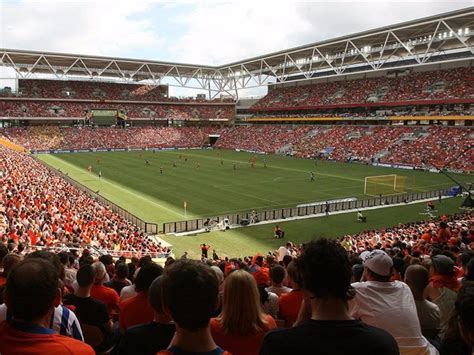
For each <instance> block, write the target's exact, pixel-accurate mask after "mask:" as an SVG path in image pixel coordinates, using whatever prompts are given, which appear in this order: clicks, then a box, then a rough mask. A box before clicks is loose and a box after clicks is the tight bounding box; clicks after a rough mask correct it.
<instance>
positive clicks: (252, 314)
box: [211, 270, 276, 355]
mask: <svg viewBox="0 0 474 355" xmlns="http://www.w3.org/2000/svg"><path fill="white" fill-rule="evenodd" d="M273 328H276V324H275V320H274V319H273V318H272V317H271V316H270V315H268V314H265V313H263V311H262V307H261V305H260V294H259V292H258V288H257V284H256V282H255V280H254V278H253V277H252V275H251V274H249V273H248V272H247V271H244V270H236V271H234V272H232V273H231V274H230V275H229V276H228V277H227V279H226V280H225V285H224V302H223V306H222V312H221V314H220V315H219V316H218V317H217V318H213V319H212V320H211V333H212V337H213V338H214V341H215V342H216V344H217V345H219V346H220V347H222V348H224V349H226V350H228V351H229V352H230V353H231V354H233V355H242V354H246V355H251V354H258V352H259V350H260V346H261V344H262V340H263V337H264V336H265V334H266V333H267V332H268V331H269V330H270V329H273Z"/></svg>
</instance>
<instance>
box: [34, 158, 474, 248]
mask: <svg viewBox="0 0 474 355" xmlns="http://www.w3.org/2000/svg"><path fill="white" fill-rule="evenodd" d="M253 157H255V158H256V164H255V168H252V167H251V166H250V163H249V160H250V159H252V158H253ZM39 158H40V159H41V160H43V161H44V162H46V163H47V164H49V165H51V166H53V167H55V168H59V169H61V171H63V172H67V173H68V175H69V176H70V177H72V178H73V179H75V180H77V181H79V182H80V183H82V184H84V185H86V186H87V187H89V188H91V189H92V190H94V191H97V190H100V194H101V195H102V196H104V197H106V198H108V199H110V200H111V201H113V202H115V203H116V204H118V205H120V206H121V207H123V208H125V209H127V210H129V211H130V212H132V213H134V214H135V215H137V216H138V217H140V218H142V219H144V220H145V221H148V222H155V223H160V224H161V223H163V222H165V221H177V220H183V219H191V218H193V217H200V216H211V215H220V214H227V213H232V212H239V211H249V210H251V209H270V208H277V207H290V206H294V205H296V204H299V203H308V202H315V201H325V200H329V199H333V198H340V197H356V198H362V197H364V194H363V192H364V178H365V177H366V176H372V175H386V174H398V175H403V176H406V177H407V183H406V185H407V191H408V192H411V191H428V190H435V189H439V188H445V187H450V186H452V185H453V183H452V182H451V181H450V180H449V179H447V178H446V177H445V176H443V175H441V174H434V173H429V172H422V171H411V170H401V169H392V168H381V167H372V166H365V165H359V164H347V163H336V162H318V163H317V165H316V166H315V163H314V162H313V161H310V160H305V159H294V158H290V157H280V156H273V155H271V156H262V155H254V154H250V153H243V152H233V151H222V150H186V151H184V150H174V151H160V152H156V153H153V152H104V153H74V154H56V155H39ZM264 159H266V161H267V167H266V168H265V167H264V166H263V160H264ZM145 160H148V161H149V162H150V165H149V166H147V165H145ZM173 163H174V164H176V167H173ZM88 165H92V166H93V173H92V174H91V173H89V172H88V171H87V166H88ZM234 165H235V170H234ZM160 167H162V168H163V174H160ZM99 171H101V172H102V179H99V178H98V175H97V174H98V172H99ZM311 171H314V172H315V173H316V181H314V182H311V181H310V172H311ZM456 178H457V179H459V180H461V181H463V182H466V181H471V180H472V178H470V177H469V176H464V175H456ZM184 201H187V215H186V216H185V215H184V209H183V202H184ZM459 203H460V202H459ZM459 203H458V205H459ZM455 204H456V203H455ZM455 204H454V205H453V206H450V203H448V202H447V203H446V204H445V205H446V208H448V207H449V208H451V207H452V209H454V210H455V208H456V206H455ZM420 209H421V207H420V206H417V207H412V206H406V207H403V208H398V209H394V211H396V213H395V214H394V212H393V211H390V210H392V209H383V210H379V211H371V212H370V213H369V215H368V217H369V221H370V223H368V224H367V225H365V226H362V225H361V224H358V223H356V222H355V221H353V220H354V218H353V217H354V216H350V217H349V216H348V215H339V216H334V217H329V218H328V219H324V222H320V220H321V219H314V220H305V221H295V222H287V224H285V228H288V229H289V231H288V232H289V233H288V232H287V233H288V234H289V235H291V238H292V240H293V241H294V242H301V241H304V240H307V239H308V238H311V235H308V232H307V231H308V230H311V231H313V230H314V233H316V234H318V235H326V236H337V235H341V234H344V233H348V232H350V233H354V232H356V231H357V228H359V230H360V228H362V227H364V228H368V227H370V228H371V227H372V226H373V225H372V223H373V222H375V221H377V222H378V223H381V224H380V225H379V227H382V226H384V225H393V224H396V223H398V222H400V221H409V220H410V218H411V220H413V219H417V218H419V216H418V213H415V212H414V211H415V210H416V211H418V210H420ZM450 211H451V210H450ZM446 212H449V211H446ZM372 214H374V215H373V216H371V215H372ZM392 217H393V218H392ZM352 222H353V223H352ZM319 224H321V225H322V226H321V228H322V229H321V228H319V229H318V228H317V227H314V226H318V225H319ZM352 224H354V225H353V226H352ZM351 228H352V229H351ZM354 228H355V229H354ZM271 230H272V228H271V226H269V225H266V226H258V227H252V228H241V229H237V230H235V231H230V232H229V231H228V232H226V233H221V232H217V233H211V234H206V235H200V236H198V237H166V238H164V239H166V240H168V241H169V242H170V243H172V244H173V245H174V246H175V250H176V253H177V254H178V253H181V252H183V251H184V250H189V251H192V250H194V248H197V246H198V245H199V243H201V242H205V241H206V240H208V242H210V243H211V244H213V245H214V246H215V247H216V248H217V250H218V251H219V252H223V253H227V254H231V253H232V252H235V253H237V254H240V253H243V254H247V253H249V252H252V251H256V250H258V251H260V252H262V251H268V250H269V249H272V248H273V247H274V246H276V244H279V243H281V242H279V241H274V240H268V239H269V238H268V236H269V234H271ZM288 234H287V235H288ZM215 235H217V236H215ZM224 236H225V237H224ZM274 244H275V245H274ZM237 251H238V252H237Z"/></svg>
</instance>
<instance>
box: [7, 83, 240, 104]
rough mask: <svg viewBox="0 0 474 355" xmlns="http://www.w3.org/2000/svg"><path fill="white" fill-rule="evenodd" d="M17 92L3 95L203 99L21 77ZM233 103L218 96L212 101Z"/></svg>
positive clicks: (162, 89) (137, 87)
mask: <svg viewBox="0 0 474 355" xmlns="http://www.w3.org/2000/svg"><path fill="white" fill-rule="evenodd" d="M18 83H19V87H18V90H17V92H16V93H11V92H6V91H5V92H1V93H0V96H5V97H18V98H47V99H81V100H86V99H89V100H113V101H153V102H156V101H159V102H195V101H198V102H202V101H206V100H200V99H199V98H195V99H193V98H175V97H168V88H167V86H154V85H143V84H123V83H108V82H100V81H73V80H67V81H64V80H44V79H20V80H19V81H18ZM222 101H225V102H232V100H229V99H223V100H221V99H215V100H212V101H210V102H222Z"/></svg>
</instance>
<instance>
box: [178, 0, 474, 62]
mask: <svg viewBox="0 0 474 355" xmlns="http://www.w3.org/2000/svg"><path fill="white" fill-rule="evenodd" d="M468 6H472V2H471V1H452V0H445V1H436V0H424V1H391V2H390V1H371V2H361V1H320V2H288V1H287V2H278V1H276V2H266V1H253V2H245V3H243V4H242V3H235V2H234V3H204V4H199V5H198V6H196V7H195V8H194V9H193V10H192V11H190V12H189V13H188V14H187V15H186V16H184V17H183V18H181V19H176V20H175V21H176V22H179V23H180V24H186V26H187V31H186V32H185V33H184V34H183V35H182V36H181V37H180V38H179V39H178V40H177V41H176V43H175V44H174V45H173V46H172V47H171V48H170V49H171V54H172V57H173V58H172V60H175V61H184V62H191V63H199V64H214V65H216V64H225V63H229V62H233V61H237V60H241V59H244V58H250V57H254V56H258V55H261V54H266V53H269V52H272V51H278V50H284V49H286V48H290V47H295V46H299V45H304V44H307V43H312V42H316V41H319V40H325V39H331V38H334V37H337V36H342V35H347V34H351V33H354V32H359V31H365V30H370V29H372V28H376V27H381V26H386V25H391V24H395V23H398V22H402V21H407V20H412V19H417V18H420V17H424V16H429V15H433V14H437V13H441V12H446V11H450V10H455V9H458V8H462V7H468Z"/></svg>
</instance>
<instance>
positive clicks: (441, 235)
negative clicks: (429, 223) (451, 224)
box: [438, 221, 451, 243]
mask: <svg viewBox="0 0 474 355" xmlns="http://www.w3.org/2000/svg"><path fill="white" fill-rule="evenodd" d="M450 237H451V232H450V230H449V229H448V225H447V224H446V222H444V221H442V222H441V223H440V224H439V229H438V243H447V242H448V240H449V238H450Z"/></svg>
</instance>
